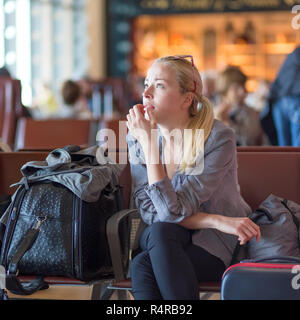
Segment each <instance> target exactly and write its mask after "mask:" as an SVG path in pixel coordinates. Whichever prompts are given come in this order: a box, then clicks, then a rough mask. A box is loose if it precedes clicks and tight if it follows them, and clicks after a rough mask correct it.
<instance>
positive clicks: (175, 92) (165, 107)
mask: <svg viewBox="0 0 300 320" xmlns="http://www.w3.org/2000/svg"><path fill="white" fill-rule="evenodd" d="M185 100H186V99H185V95H183V94H182V93H181V92H180V87H179V84H178V81H177V79H176V72H175V71H174V70H173V69H172V68H171V67H170V66H168V65H166V64H164V63H160V62H156V63H154V64H153V65H152V66H151V67H150V69H149V70H148V72H147V77H146V79H145V90H144V93H143V105H144V106H147V105H151V106H153V107H154V110H153V114H154V115H155V118H156V121H157V123H159V124H165V125H167V124H177V123H179V122H180V121H179V120H180V119H181V120H182V117H184V116H186V115H187V114H188V112H187V108H186V107H184V106H185V104H186V103H185Z"/></svg>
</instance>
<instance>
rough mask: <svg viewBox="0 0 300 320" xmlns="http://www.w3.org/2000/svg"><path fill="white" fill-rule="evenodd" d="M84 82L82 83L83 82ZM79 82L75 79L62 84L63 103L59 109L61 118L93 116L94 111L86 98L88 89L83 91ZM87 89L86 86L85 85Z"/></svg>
mask: <svg viewBox="0 0 300 320" xmlns="http://www.w3.org/2000/svg"><path fill="white" fill-rule="evenodd" d="M81 84H82V83H81ZM82 87H83V86H80V84H79V83H77V82H75V81H73V80H66V81H65V82H64V83H63V84H62V89H61V93H62V99H63V104H62V106H61V108H60V110H59V117H61V118H80V119H89V118H93V114H92V111H91V110H90V108H89V105H88V100H87V98H86V91H82ZM84 89H86V87H84Z"/></svg>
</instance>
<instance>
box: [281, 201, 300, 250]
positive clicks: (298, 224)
mask: <svg viewBox="0 0 300 320" xmlns="http://www.w3.org/2000/svg"><path fill="white" fill-rule="evenodd" d="M287 202H288V200H287V199H283V200H282V201H281V203H282V204H283V205H284V206H285V207H286V209H288V211H289V212H290V213H291V215H292V218H293V221H294V223H295V225H296V227H297V230H298V246H299V249H300V223H299V221H298V219H297V217H296V215H295V213H294V212H293V211H292V210H291V209H290V208H289V206H288V204H287Z"/></svg>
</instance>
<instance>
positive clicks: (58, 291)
mask: <svg viewBox="0 0 300 320" xmlns="http://www.w3.org/2000/svg"><path fill="white" fill-rule="evenodd" d="M91 294H92V287H91V286H81V287H75V286H50V288H49V289H47V290H42V291H39V292H37V293H35V294H33V295H31V296H29V297H28V298H30V299H58V300H90V298H91ZM203 295H204V294H201V295H200V298H201V297H204V296H203ZM9 297H10V298H22V299H23V298H24V297H20V296H15V295H13V294H9ZM131 298H132V297H131ZM116 299H117V296H116V295H113V296H112V298H111V300H116ZM209 300H220V294H219V293H214V294H213V295H211V296H210V297H209Z"/></svg>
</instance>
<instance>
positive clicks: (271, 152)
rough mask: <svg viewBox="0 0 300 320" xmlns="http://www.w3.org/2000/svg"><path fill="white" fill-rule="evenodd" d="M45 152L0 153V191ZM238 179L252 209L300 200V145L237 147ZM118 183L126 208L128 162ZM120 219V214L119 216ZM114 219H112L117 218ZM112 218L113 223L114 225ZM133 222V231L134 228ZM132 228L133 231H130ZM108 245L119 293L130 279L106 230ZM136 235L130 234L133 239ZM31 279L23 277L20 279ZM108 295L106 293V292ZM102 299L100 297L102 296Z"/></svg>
mask: <svg viewBox="0 0 300 320" xmlns="http://www.w3.org/2000/svg"><path fill="white" fill-rule="evenodd" d="M47 154H48V153H47V152H11V153H0V179H1V180H0V194H8V193H9V194H12V192H13V191H14V189H11V190H10V189H9V185H10V184H11V183H14V182H16V181H18V180H19V178H20V177H21V174H20V171H19V169H20V167H21V165H22V164H24V163H25V162H27V161H31V160H43V159H45V157H46V156H47ZM237 160H238V179H239V185H240V188H241V194H242V196H243V197H244V199H245V200H246V202H247V203H248V204H249V205H250V206H251V208H252V209H253V210H254V209H255V208H257V207H258V205H259V204H260V203H261V202H262V201H263V200H264V199H265V198H266V197H267V196H268V195H269V194H270V193H273V194H275V195H277V196H280V197H283V198H287V199H290V200H293V201H295V202H297V203H300V193H299V190H300V148H292V147H291V148H280V147H272V148H271V147H270V148H267V149H265V148H264V147H256V148H251V149H245V147H238V148H237ZM120 184H121V185H123V194H124V198H125V200H126V201H125V207H126V208H129V204H130V200H131V199H130V198H131V175H130V166H129V165H127V167H126V168H125V170H124V171H123V173H122V175H121V177H120ZM127 214H129V215H132V219H131V221H135V222H137V221H138V220H139V215H138V211H137V210H128V211H125V212H124V211H123V212H122V217H123V218H124V217H125V216H126V215H127ZM118 218H120V217H118ZM117 220H118V219H116V220H115V221H117ZM115 221H114V222H113V223H114V224H115ZM133 229H134V228H133V224H132V230H133ZM134 232H135V230H133V233H134ZM108 235H110V237H109V241H110V245H111V250H112V251H111V255H112V261H113V264H114V268H115V270H116V275H117V276H115V279H114V282H113V283H112V284H110V286H109V287H108V289H109V291H110V292H111V293H112V292H113V291H114V290H118V292H120V297H123V298H124V297H126V296H124V295H122V294H121V292H123V290H130V289H131V281H130V279H127V278H126V275H127V272H128V270H127V269H123V265H122V260H121V257H120V256H118V254H117V251H118V250H115V248H116V246H117V245H118V241H117V238H116V235H115V234H114V235H112V234H111V233H110V230H109V229H108ZM134 236H135V234H133V238H134ZM30 279H31V278H30V277H29V278H28V277H23V278H22V280H23V281H28V280H30ZM46 281H48V282H49V284H62V283H63V284H66V285H67V284H73V285H74V284H76V285H83V284H84V285H86V283H84V282H81V281H78V280H75V279H68V278H57V277H47V278H46ZM220 285H221V284H220V283H216V282H212V283H200V284H199V291H200V292H219V290H220ZM93 286H94V290H93V298H99V295H100V293H99V292H100V291H101V290H100V289H99V288H100V287H99V285H98V284H97V283H96V284H95V283H93ZM106 297H109V295H106ZM102 298H103V296H102Z"/></svg>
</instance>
